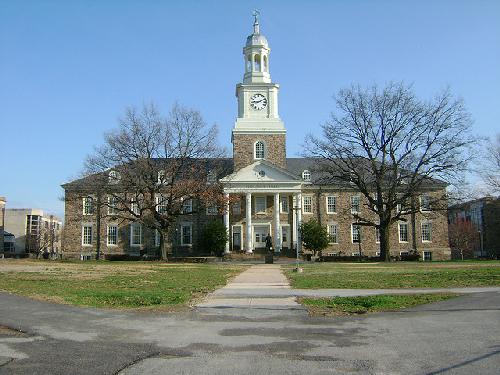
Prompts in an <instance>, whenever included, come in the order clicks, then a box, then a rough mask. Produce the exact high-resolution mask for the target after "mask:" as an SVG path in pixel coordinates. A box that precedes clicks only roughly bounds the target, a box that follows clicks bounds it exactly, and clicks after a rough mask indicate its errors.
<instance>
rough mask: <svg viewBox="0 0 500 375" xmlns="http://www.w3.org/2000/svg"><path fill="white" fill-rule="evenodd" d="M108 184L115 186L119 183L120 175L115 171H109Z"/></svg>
mask: <svg viewBox="0 0 500 375" xmlns="http://www.w3.org/2000/svg"><path fill="white" fill-rule="evenodd" d="M108 182H109V183H110V184H117V183H118V182H120V173H118V172H117V171H110V172H109V174H108Z"/></svg>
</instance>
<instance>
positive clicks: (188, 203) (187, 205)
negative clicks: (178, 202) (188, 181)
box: [182, 199, 193, 214]
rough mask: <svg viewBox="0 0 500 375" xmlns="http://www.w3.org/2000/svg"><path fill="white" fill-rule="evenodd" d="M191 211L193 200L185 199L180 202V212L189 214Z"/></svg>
mask: <svg viewBox="0 0 500 375" xmlns="http://www.w3.org/2000/svg"><path fill="white" fill-rule="evenodd" d="M191 212H193V200H192V199H186V200H185V201H183V202H182V213H183V214H190V213H191Z"/></svg>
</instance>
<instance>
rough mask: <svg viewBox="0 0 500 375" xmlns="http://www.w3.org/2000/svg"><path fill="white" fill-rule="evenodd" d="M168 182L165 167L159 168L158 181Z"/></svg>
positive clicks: (161, 182)
mask: <svg viewBox="0 0 500 375" xmlns="http://www.w3.org/2000/svg"><path fill="white" fill-rule="evenodd" d="M166 182H167V174H166V173H165V171H164V170H163V169H162V170H159V171H158V183H159V184H164V183H166Z"/></svg>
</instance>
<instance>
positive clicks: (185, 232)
mask: <svg viewBox="0 0 500 375" xmlns="http://www.w3.org/2000/svg"><path fill="white" fill-rule="evenodd" d="M192 243H193V238H192V230H191V224H184V225H182V227H181V245H191V244H192Z"/></svg>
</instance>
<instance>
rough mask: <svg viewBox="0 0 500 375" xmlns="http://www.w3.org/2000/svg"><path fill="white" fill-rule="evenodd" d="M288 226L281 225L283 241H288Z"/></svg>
mask: <svg viewBox="0 0 500 375" xmlns="http://www.w3.org/2000/svg"><path fill="white" fill-rule="evenodd" d="M288 228H289V227H288V226H285V225H283V226H281V241H282V242H283V243H285V242H288Z"/></svg>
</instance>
